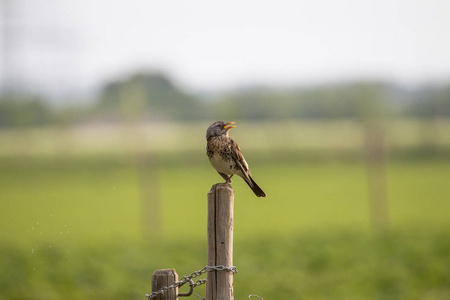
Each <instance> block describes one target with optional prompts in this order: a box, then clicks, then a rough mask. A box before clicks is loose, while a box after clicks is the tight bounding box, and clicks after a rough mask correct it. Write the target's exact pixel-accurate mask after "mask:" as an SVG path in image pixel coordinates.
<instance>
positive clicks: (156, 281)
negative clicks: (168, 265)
mask: <svg viewBox="0 0 450 300" xmlns="http://www.w3.org/2000/svg"><path fill="white" fill-rule="evenodd" d="M174 281H178V274H177V272H176V271H175V269H162V270H156V271H155V273H153V275H152V292H157V291H158V290H160V289H161V288H163V287H167V286H169V285H171V284H172V283H173V282H174ZM177 295H178V288H177V287H176V288H173V289H169V290H167V291H166V292H164V293H163V294H161V295H158V296H156V298H155V300H176V299H177Z"/></svg>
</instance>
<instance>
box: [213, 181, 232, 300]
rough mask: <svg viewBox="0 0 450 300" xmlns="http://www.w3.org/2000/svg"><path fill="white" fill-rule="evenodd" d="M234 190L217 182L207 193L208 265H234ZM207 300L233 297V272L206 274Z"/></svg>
mask: <svg viewBox="0 0 450 300" xmlns="http://www.w3.org/2000/svg"><path fill="white" fill-rule="evenodd" d="M233 209H234V191H233V188H232V187H231V185H229V184H226V183H217V184H215V185H213V186H212V188H211V190H210V191H209V192H208V230H207V231H208V233H207V234H208V243H207V244H208V252H207V254H208V266H219V265H223V266H225V267H231V266H233ZM207 280H208V281H207V283H206V300H233V299H234V291H233V273H231V272H229V271H225V270H224V271H216V270H214V271H210V272H208V273H207Z"/></svg>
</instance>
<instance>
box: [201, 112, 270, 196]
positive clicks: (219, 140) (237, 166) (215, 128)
mask: <svg viewBox="0 0 450 300" xmlns="http://www.w3.org/2000/svg"><path fill="white" fill-rule="evenodd" d="M233 124H236V122H223V121H217V122H214V123H213V124H211V125H210V126H209V127H208V129H207V130H206V141H207V142H206V155H207V156H208V158H209V161H210V163H211V165H212V166H213V167H214V169H215V170H216V171H217V173H219V174H220V176H222V178H223V179H225V183H229V184H231V183H232V180H231V177H233V175H235V174H236V175H238V176H239V177H241V178H242V179H244V181H245V182H246V183H247V184H248V186H249V187H250V188H251V189H252V191H253V193H255V195H256V196H258V197H266V193H264V191H263V190H262V189H261V188H260V187H259V186H258V185H257V184H256V182H255V181H254V180H253V178H252V174H251V173H250V169H249V167H248V164H247V162H246V161H245V158H244V156H243V155H242V152H241V149H240V148H239V146H238V144H237V143H236V142H235V141H234V140H233V139H232V138H230V136H229V135H228V131H229V130H230V129H232V128H235V127H236V126H234V125H233Z"/></svg>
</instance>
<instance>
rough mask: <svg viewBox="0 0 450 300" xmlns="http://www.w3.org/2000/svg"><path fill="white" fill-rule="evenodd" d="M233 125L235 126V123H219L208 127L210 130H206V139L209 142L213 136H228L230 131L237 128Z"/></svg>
mask: <svg viewBox="0 0 450 300" xmlns="http://www.w3.org/2000/svg"><path fill="white" fill-rule="evenodd" d="M233 124H235V122H222V121H217V122H214V123H212V124H211V126H209V127H208V130H206V139H207V140H208V139H209V138H210V137H213V136H221V135H225V136H228V130H230V129H231V128H234V127H236V126H232V125H233Z"/></svg>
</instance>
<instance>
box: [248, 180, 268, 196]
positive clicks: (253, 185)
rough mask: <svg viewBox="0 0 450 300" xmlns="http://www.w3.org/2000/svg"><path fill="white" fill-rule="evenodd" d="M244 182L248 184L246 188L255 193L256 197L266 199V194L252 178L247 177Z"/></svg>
mask: <svg viewBox="0 0 450 300" xmlns="http://www.w3.org/2000/svg"><path fill="white" fill-rule="evenodd" d="M243 179H244V181H245V182H246V183H247V184H248V186H249V187H250V188H251V189H252V191H253V193H255V195H256V196H258V197H266V193H264V191H263V190H262V189H261V188H260V187H259V186H258V185H257V184H256V182H255V181H254V180H253V178H252V176H250V175H249V176H248V180H247V178H245V177H244V178H243Z"/></svg>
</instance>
